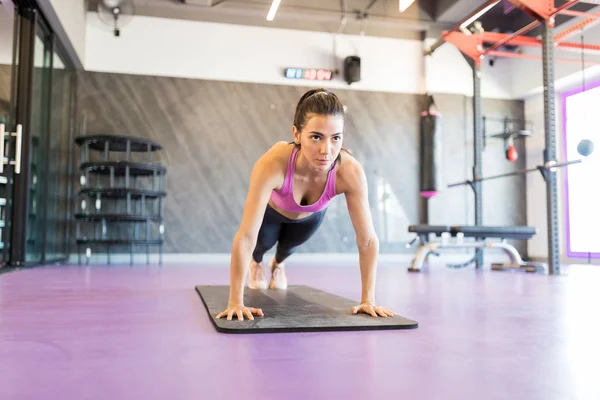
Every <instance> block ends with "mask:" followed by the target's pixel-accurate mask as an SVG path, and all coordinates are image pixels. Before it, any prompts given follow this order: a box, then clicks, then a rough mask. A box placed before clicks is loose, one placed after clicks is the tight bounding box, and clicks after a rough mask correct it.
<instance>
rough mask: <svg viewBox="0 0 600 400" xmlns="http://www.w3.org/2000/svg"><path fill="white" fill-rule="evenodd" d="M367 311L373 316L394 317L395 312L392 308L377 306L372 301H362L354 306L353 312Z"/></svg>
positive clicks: (366, 312)
mask: <svg viewBox="0 0 600 400" xmlns="http://www.w3.org/2000/svg"><path fill="white" fill-rule="evenodd" d="M358 313H365V314H369V315H371V316H372V317H377V316H380V317H384V318H387V317H393V316H394V315H395V313H394V312H393V311H392V310H388V309H387V308H383V307H380V306H377V305H375V304H373V303H371V302H365V303H361V304H359V305H358V306H354V307H352V314H358Z"/></svg>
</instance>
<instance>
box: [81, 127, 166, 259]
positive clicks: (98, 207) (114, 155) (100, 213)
mask: <svg viewBox="0 0 600 400" xmlns="http://www.w3.org/2000/svg"><path fill="white" fill-rule="evenodd" d="M75 143H76V144H77V145H78V146H79V147H80V152H81V153H80V154H81V155H80V167H79V168H80V182H79V183H80V190H79V193H78V195H79V200H80V201H78V206H77V212H76V214H75V219H76V222H77V227H76V229H77V231H76V238H77V239H76V242H77V255H78V262H79V264H80V265H81V250H82V248H84V247H85V255H86V264H89V261H90V258H91V254H92V247H94V246H100V247H103V248H104V249H105V250H106V256H107V263H108V264H110V262H111V259H110V256H111V250H112V248H113V247H128V248H129V254H130V264H131V265H133V259H134V248H135V247H136V246H145V248H146V264H149V263H150V246H157V247H158V253H159V264H162V253H163V241H164V224H163V199H164V198H165V197H166V191H165V186H166V183H165V175H166V172H167V169H166V168H165V166H163V165H162V164H160V163H159V162H158V161H157V158H158V157H157V153H158V151H160V150H162V146H160V145H159V144H158V143H156V142H154V141H152V140H149V139H146V138H139V137H134V136H127V135H109V134H100V135H85V136H78V137H76V138H75ZM123 154H124V156H125V157H124V159H120V158H122V157H123Z"/></svg>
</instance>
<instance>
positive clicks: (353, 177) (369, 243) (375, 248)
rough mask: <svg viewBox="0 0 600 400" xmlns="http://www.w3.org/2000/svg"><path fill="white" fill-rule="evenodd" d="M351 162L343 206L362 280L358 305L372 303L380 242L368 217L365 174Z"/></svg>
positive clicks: (358, 165)
mask: <svg viewBox="0 0 600 400" xmlns="http://www.w3.org/2000/svg"><path fill="white" fill-rule="evenodd" d="M352 161H353V162H350V163H349V165H348V166H347V167H348V168H347V171H346V172H347V174H346V176H347V177H346V178H345V179H344V181H345V183H346V187H347V189H346V191H345V195H346V204H347V207H348V212H349V214H350V219H351V221H352V226H353V227H354V232H355V234H356V245H357V247H358V252H359V261H360V275H361V279H362V296H361V302H363V303H366V302H370V303H375V279H376V270H377V256H378V255H379V240H378V238H377V234H376V232H375V227H374V226H373V219H372V217H371V209H370V207H369V198H368V187H367V178H366V176H365V172H364V170H363V168H362V166H361V165H360V164H359V163H358V162H357V161H355V160H352Z"/></svg>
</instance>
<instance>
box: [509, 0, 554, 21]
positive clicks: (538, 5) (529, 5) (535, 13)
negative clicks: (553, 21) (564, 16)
mask: <svg viewBox="0 0 600 400" xmlns="http://www.w3.org/2000/svg"><path fill="white" fill-rule="evenodd" d="M508 1H509V2H510V3H511V4H512V5H514V6H516V7H518V8H520V9H521V10H522V11H524V12H526V13H527V14H529V15H531V16H532V17H534V18H537V19H543V20H548V19H550V17H551V16H552V12H553V11H554V10H555V8H554V0H508Z"/></svg>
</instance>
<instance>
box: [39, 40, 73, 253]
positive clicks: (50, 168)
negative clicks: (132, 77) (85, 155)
mask: <svg viewBox="0 0 600 400" xmlns="http://www.w3.org/2000/svg"><path fill="white" fill-rule="evenodd" d="M51 79H52V82H51V89H50V90H51V95H50V96H51V100H50V129H49V134H48V135H47V136H48V139H47V140H48V144H47V145H46V148H47V152H46V153H47V154H48V157H47V159H48V162H47V163H46V168H45V171H46V175H45V177H44V180H45V182H46V193H45V196H44V198H45V201H44V207H45V210H44V212H45V227H44V230H45V239H44V251H43V257H44V261H45V262H52V261H59V260H63V259H66V258H67V252H68V240H69V237H70V236H69V225H68V216H69V212H68V210H69V205H70V202H69V196H68V193H69V189H70V186H71V185H70V184H69V182H70V179H69V166H70V163H71V161H72V160H71V157H70V154H71V149H72V146H71V143H73V134H72V130H71V127H72V119H71V116H72V115H73V111H74V110H73V101H72V96H73V89H74V84H73V82H74V72H73V69H72V68H71V67H70V66H69V64H68V63H67V58H66V57H64V56H62V52H61V51H60V49H58V48H57V46H54V50H53V53H52V78H51Z"/></svg>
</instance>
